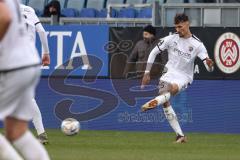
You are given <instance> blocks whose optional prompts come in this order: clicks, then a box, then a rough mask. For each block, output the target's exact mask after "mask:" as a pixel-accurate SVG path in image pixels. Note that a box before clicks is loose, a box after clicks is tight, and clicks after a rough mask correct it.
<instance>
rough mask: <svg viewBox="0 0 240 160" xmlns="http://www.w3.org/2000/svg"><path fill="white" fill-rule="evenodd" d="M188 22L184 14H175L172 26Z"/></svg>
mask: <svg viewBox="0 0 240 160" xmlns="http://www.w3.org/2000/svg"><path fill="white" fill-rule="evenodd" d="M186 21H189V20H188V16H187V15H186V14H184V13H177V14H176V16H175V18H174V24H179V23H181V22H186Z"/></svg>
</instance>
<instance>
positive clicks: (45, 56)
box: [31, 9, 50, 66]
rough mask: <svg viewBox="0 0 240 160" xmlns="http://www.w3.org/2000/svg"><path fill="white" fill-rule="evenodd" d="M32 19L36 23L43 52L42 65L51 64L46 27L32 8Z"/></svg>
mask: <svg viewBox="0 0 240 160" xmlns="http://www.w3.org/2000/svg"><path fill="white" fill-rule="evenodd" d="M31 19H32V20H33V22H34V24H35V28H36V31H37V33H38V35H39V38H40V41H41V44H42V48H43V53H42V65H43V66H47V65H49V64H50V56H49V47H48V40H47V34H46V31H45V29H44V28H43V26H42V24H41V22H40V20H39V18H38V17H37V15H36V13H35V11H34V10H33V9H31Z"/></svg>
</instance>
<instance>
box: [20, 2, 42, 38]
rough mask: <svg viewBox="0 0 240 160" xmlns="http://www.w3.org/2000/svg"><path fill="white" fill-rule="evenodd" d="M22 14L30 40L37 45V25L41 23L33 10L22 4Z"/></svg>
mask: <svg viewBox="0 0 240 160" xmlns="http://www.w3.org/2000/svg"><path fill="white" fill-rule="evenodd" d="M20 9H21V14H22V15H23V16H24V20H25V23H26V26H27V32H28V35H29V37H30V40H31V41H32V42H34V43H35V40H36V27H35V26H36V25H37V24H38V23H40V20H39V19H38V17H37V16H36V14H35V11H34V9H33V8H31V7H29V6H25V5H23V4H20Z"/></svg>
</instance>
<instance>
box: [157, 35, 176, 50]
mask: <svg viewBox="0 0 240 160" xmlns="http://www.w3.org/2000/svg"><path fill="white" fill-rule="evenodd" d="M172 38H173V35H170V36H166V37H164V38H162V39H160V40H159V43H158V44H157V47H158V49H159V50H160V51H164V50H165V49H168V48H169V45H170V43H171V40H172Z"/></svg>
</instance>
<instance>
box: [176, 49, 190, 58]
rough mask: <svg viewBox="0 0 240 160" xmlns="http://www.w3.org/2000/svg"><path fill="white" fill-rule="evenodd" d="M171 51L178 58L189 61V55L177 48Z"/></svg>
mask: <svg viewBox="0 0 240 160" xmlns="http://www.w3.org/2000/svg"><path fill="white" fill-rule="evenodd" d="M173 51H174V52H176V53H177V54H178V56H180V57H184V58H186V59H191V54H189V53H186V52H182V51H180V50H179V49H178V48H174V49H173Z"/></svg>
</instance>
